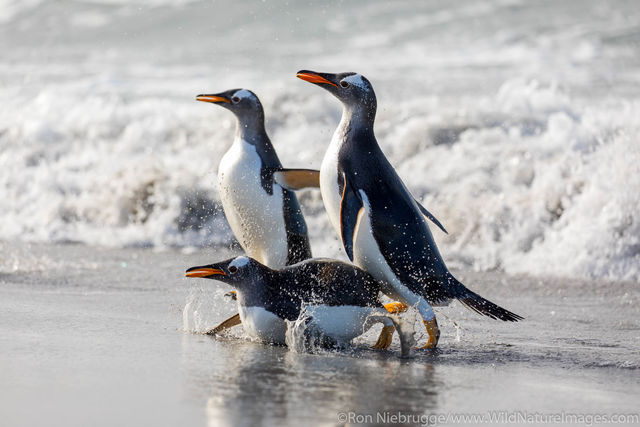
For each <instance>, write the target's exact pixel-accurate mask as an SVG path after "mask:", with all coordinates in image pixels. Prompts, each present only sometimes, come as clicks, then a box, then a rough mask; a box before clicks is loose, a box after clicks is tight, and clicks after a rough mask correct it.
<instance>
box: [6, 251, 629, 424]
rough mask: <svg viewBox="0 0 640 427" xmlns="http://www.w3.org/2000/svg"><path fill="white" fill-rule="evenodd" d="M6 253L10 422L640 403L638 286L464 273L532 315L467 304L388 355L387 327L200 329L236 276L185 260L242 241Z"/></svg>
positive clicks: (314, 418)
mask: <svg viewBox="0 0 640 427" xmlns="http://www.w3.org/2000/svg"><path fill="white" fill-rule="evenodd" d="M0 249H1V250H2V253H3V254H5V258H4V259H3V260H2V261H1V262H0V350H1V351H0V367H1V370H0V413H1V414H2V420H3V425H8V426H33V425H65V426H85V425H95V426H101V425H104V426H112V425H210V426H217V425H234V426H237V425H247V426H250V425H251V426H252V425H259V424H260V423H263V424H265V425H292V426H297V425H314V424H317V425H336V424H337V423H338V421H339V419H338V416H339V414H340V413H348V412H353V413H354V414H375V413H376V412H377V411H400V412H402V413H405V414H446V413H453V414H457V413H473V414H476V413H477V414H487V411H528V412H530V413H533V412H541V413H559V412H561V411H565V412H568V413H572V412H576V413H591V414H593V413H599V414H614V413H625V414H626V413H632V412H637V396H638V393H640V386H639V385H638V381H637V378H638V369H639V368H640V357H639V354H640V346H639V343H640V323H639V322H640V316H639V315H640V313H639V308H638V307H640V305H639V304H638V292H637V289H636V285H635V284H633V283H630V282H591V281H582V280H580V281H576V280H574V281H562V280H551V279H548V280H539V279H531V278H526V277H511V276H505V275H501V274H489V275H482V274H477V273H475V274H461V275H460V276H461V277H462V278H463V279H464V280H465V281H466V282H467V283H469V285H470V286H472V287H473V288H474V289H475V290H477V291H478V292H480V293H481V294H483V295H485V296H487V297H489V298H491V299H492V300H494V301H496V302H498V303H501V304H503V305H505V306H507V307H508V308H509V309H511V310H513V311H515V312H517V313H520V314H522V315H524V316H525V317H526V320H525V321H523V322H519V323H516V324H513V323H509V324H505V323H502V322H497V321H492V320H489V319H486V318H481V317H480V316H478V315H476V314H474V313H472V312H470V311H469V310H466V309H464V308H463V307H462V306H460V305H459V304H454V305H453V306H452V307H450V308H446V309H440V310H438V312H437V314H438V318H439V321H440V326H441V329H442V338H441V340H440V345H439V349H438V350H436V351H415V352H413V354H412V356H411V357H410V358H401V357H400V348H399V343H398V338H397V336H396V337H395V338H394V343H393V344H392V347H391V349H390V350H389V351H382V352H380V351H374V350H372V349H370V346H371V345H372V344H373V343H374V342H375V339H376V337H377V331H378V329H375V330H372V331H371V332H370V333H368V334H366V335H365V336H364V337H362V338H360V339H358V340H357V341H356V342H355V343H354V346H353V347H352V348H350V349H347V350H342V351H337V352H336V351H327V350H318V349H316V350H315V351H314V352H313V353H311V354H309V353H305V352H295V351H289V350H288V349H287V348H286V347H274V346H269V345H264V344H260V343H254V342H251V341H249V340H248V339H247V338H246V337H245V336H244V334H243V333H242V330H241V329H240V328H235V329H234V330H233V332H232V333H231V334H229V335H227V336H226V337H220V338H213V337H209V336H206V335H202V334H200V333H198V330H199V331H204V330H207V329H208V328H211V327H213V326H215V325H216V324H217V322H219V321H221V320H223V319H224V318H225V317H226V316H227V315H229V314H231V313H232V312H233V310H234V307H233V304H232V303H231V301H229V300H228V299H227V298H224V297H223V294H224V293H225V292H226V291H228V290H229V289H228V288H226V287H225V285H223V284H221V283H219V282H215V281H212V280H204V279H187V278H184V277H183V274H184V273H183V271H184V267H185V266H189V265H196V264H201V263H202V262H203V261H206V260H209V259H214V258H218V257H226V256H228V255H229V253H228V252H225V251H214V250H205V251H203V252H202V253H198V254H191V255H185V254H182V253H176V252H162V253H154V252H153V251H151V250H141V249H128V250H94V249H87V248H86V247H83V246H23V245H7V244H2V245H1V246H0ZM7 255H8V256H7ZM185 303H191V305H190V308H187V309H186V310H187V313H185V312H184V311H185ZM196 311H197V312H198V313H196ZM183 314H184V315H187V316H190V317H191V318H193V317H198V322H199V323H196V324H195V325H197V326H196V327H197V329H198V330H193V329H189V328H190V327H189V326H188V323H187V329H186V330H185V324H184V323H183ZM412 319H413V318H412V317H411V315H408V316H407V317H406V320H407V321H408V322H411V321H412ZM454 321H455V323H456V324H457V325H458V326H459V328H460V330H459V331H458V329H457V328H456V327H455V326H454V324H453V322H454ZM416 338H417V339H418V341H419V343H420V342H424V340H425V337H424V334H422V333H419V334H416Z"/></svg>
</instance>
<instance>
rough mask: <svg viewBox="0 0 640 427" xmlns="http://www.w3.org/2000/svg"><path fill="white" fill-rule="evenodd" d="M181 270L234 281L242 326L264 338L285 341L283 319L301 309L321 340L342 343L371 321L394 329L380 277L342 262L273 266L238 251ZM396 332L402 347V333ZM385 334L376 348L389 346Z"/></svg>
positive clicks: (293, 316)
mask: <svg viewBox="0 0 640 427" xmlns="http://www.w3.org/2000/svg"><path fill="white" fill-rule="evenodd" d="M185 274H186V276H187V277H203V278H207V279H215V280H219V281H221V282H224V283H227V284H229V285H231V286H233V287H234V288H235V289H236V291H237V300H238V307H239V311H240V318H241V319H242V325H243V327H244V330H245V332H246V333H247V335H249V337H251V338H253V339H256V340H260V341H263V342H268V343H274V344H285V335H286V331H287V325H286V322H285V320H289V321H294V320H296V319H298V318H299V316H300V313H301V311H302V310H304V311H305V314H306V315H307V316H308V323H307V327H306V330H307V331H308V332H309V333H311V334H312V335H313V338H314V339H315V341H316V342H319V343H321V344H323V345H325V346H344V345H347V344H348V343H349V342H350V341H351V340H353V339H354V338H356V337H357V336H359V335H362V334H363V333H365V332H366V331H367V330H368V329H369V328H370V327H371V326H373V324H375V323H376V322H382V323H383V324H384V328H387V330H389V329H390V330H391V331H392V333H393V329H394V320H393V319H392V318H391V317H390V313H394V312H397V311H398V308H397V307H396V305H395V304H394V303H390V304H388V305H386V306H385V305H383V304H382V303H381V302H380V300H379V298H378V294H379V292H380V289H381V286H380V283H379V282H377V281H376V280H375V279H374V278H373V277H372V276H371V275H370V274H369V273H367V272H365V271H363V270H361V269H359V268H357V267H355V266H353V265H351V264H346V263H344V262H340V261H335V260H329V259H309V260H305V261H302V262H300V263H298V264H295V265H291V266H287V267H284V268H281V269H277V270H276V269H271V268H269V267H267V266H265V265H263V264H261V263H259V262H258V261H256V260H255V259H252V258H249V257H247V256H239V257H236V258H231V259H228V260H226V261H222V262H219V263H215V264H210V265H203V266H198V267H191V268H189V269H188V270H187V271H186V273H185ZM400 311H401V310H400ZM395 326H396V328H397V329H399V328H398V325H397V324H396V325H395ZM400 332H401V331H400ZM400 336H401V344H402V345H403V353H404V352H405V349H404V347H405V345H406V342H405V339H404V334H403V333H402V332H401V333H400ZM385 337H387V338H388V339H389V342H388V343H387V342H384V343H380V342H379V343H377V347H378V348H387V347H388V346H389V344H390V337H388V336H387V335H385ZM385 339H386V338H385Z"/></svg>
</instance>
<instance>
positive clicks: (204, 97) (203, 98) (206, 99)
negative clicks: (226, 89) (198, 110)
mask: <svg viewBox="0 0 640 427" xmlns="http://www.w3.org/2000/svg"><path fill="white" fill-rule="evenodd" d="M196 101H202V102H213V103H214V104H215V103H218V102H227V103H231V101H229V100H228V99H227V98H225V97H224V96H220V95H198V96H196Z"/></svg>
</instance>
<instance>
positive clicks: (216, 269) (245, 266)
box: [185, 255, 267, 289]
mask: <svg viewBox="0 0 640 427" xmlns="http://www.w3.org/2000/svg"><path fill="white" fill-rule="evenodd" d="M265 270H267V267H265V266H264V265H262V264H260V263H259V262H258V261H256V260H255V259H253V258H249V257H247V256H244V255H243V256H239V257H235V258H230V259H228V260H225V261H221V262H218V263H215V264H209V265H201V266H198V267H191V268H189V269H187V271H186V272H185V276H187V277H202V278H205V279H215V280H219V281H221V282H225V283H227V284H229V285H231V286H233V287H236V288H238V289H242V288H243V287H246V286H250V285H251V284H252V283H256V282H258V281H259V280H260V278H261V277H262V274H263V273H264V272H265Z"/></svg>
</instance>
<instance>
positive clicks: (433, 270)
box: [297, 70, 522, 348]
mask: <svg viewBox="0 0 640 427" xmlns="http://www.w3.org/2000/svg"><path fill="white" fill-rule="evenodd" d="M297 77H298V78H300V79H302V80H305V81H308V82H311V83H315V84H317V85H319V86H321V87H322V88H324V89H326V90H328V91H329V92H330V93H331V94H332V95H334V96H335V97H336V98H338V99H339V100H340V101H341V102H342V104H343V107H344V108H343V112H342V119H341V121H340V124H339V125H338V128H337V129H336V131H335V133H334V135H333V139H332V140H331V144H330V146H329V148H328V150H327V152H326V154H325V157H324V160H323V162H322V167H321V168H320V190H321V192H322V199H323V202H324V204H325V208H326V210H327V212H328V214H329V218H330V219H331V223H332V224H333V226H334V228H335V229H336V231H337V233H338V235H339V236H341V238H342V243H343V245H344V248H345V251H346V253H347V255H348V256H349V259H351V260H352V261H353V262H354V263H355V264H356V265H358V266H359V267H361V268H363V269H364V270H366V271H368V272H369V273H371V274H372V275H373V276H374V277H375V278H376V279H378V280H380V281H382V282H384V283H386V284H387V287H386V289H385V290H384V292H385V293H386V294H387V295H389V296H391V297H392V298H396V299H399V300H401V301H402V302H404V303H405V304H407V305H409V306H414V307H415V308H416V309H417V310H418V312H419V313H420V315H421V316H422V318H423V322H424V324H425V326H426V330H427V333H428V335H429V339H428V341H427V343H426V345H425V346H424V347H425V348H430V347H435V346H436V345H437V343H438V338H439V336H440V331H439V329H438V323H437V321H436V318H435V313H434V312H433V309H432V308H431V304H433V305H448V304H449V302H450V301H451V300H452V299H454V298H455V299H458V300H460V302H462V303H463V304H464V305H466V306H467V307H469V308H471V309H472V310H474V311H476V312H478V313H480V314H484V315H485V316H489V317H491V318H493V319H500V320H505V321H517V320H520V319H522V317H520V316H518V315H517V314H514V313H511V312H510V311H508V310H505V309H504V308H502V307H499V306H497V305H496V304H493V303H492V302H490V301H487V300H485V299H484V298H482V297H481V296H479V295H478V294H476V293H474V292H472V291H470V290H469V289H467V288H466V287H465V286H464V285H463V284H462V283H460V282H459V281H458V280H457V279H456V278H455V277H453V275H452V274H451V273H450V272H449V270H448V269H447V267H446V265H445V263H444V261H443V259H442V257H441V256H440V252H439V251H438V248H437V247H436V244H435V241H434V239H433V236H432V235H431V231H430V230H429V226H428V224H427V222H426V220H425V217H427V218H430V219H431V220H432V221H434V222H435V223H436V225H438V226H440V227H441V228H442V226H441V225H440V224H439V223H438V222H437V221H436V220H435V218H434V217H433V215H431V214H430V213H429V212H428V211H427V210H426V209H425V208H424V207H422V206H421V205H420V204H419V203H418V202H417V201H416V200H415V199H414V198H413V196H411V194H410V193H409V191H408V190H407V188H406V186H405V185H404V183H403V182H402V180H401V179H400V177H399V176H398V174H397V173H396V171H395V170H394V168H393V166H391V164H390V163H389V161H388V160H387V158H386V157H385V155H384V153H383V152H382V150H381V149H380V146H379V145H378V142H377V141H376V138H375V135H374V132H373V124H374V120H375V115H376V108H377V102H376V96H375V93H374V91H373V87H372V86H371V83H369V81H368V80H367V79H366V78H365V77H363V76H362V75H360V74H356V73H341V74H329V73H317V72H314V71H306V70H303V71H299V72H298V74H297Z"/></svg>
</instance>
